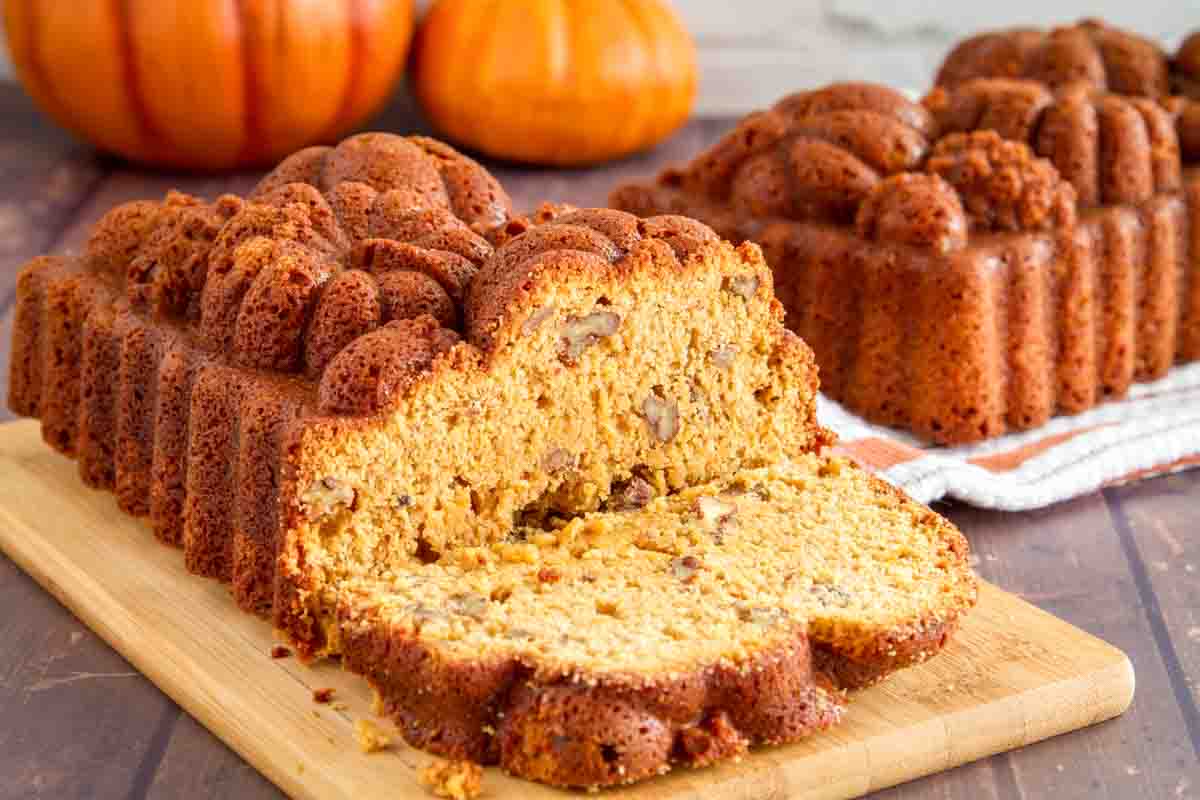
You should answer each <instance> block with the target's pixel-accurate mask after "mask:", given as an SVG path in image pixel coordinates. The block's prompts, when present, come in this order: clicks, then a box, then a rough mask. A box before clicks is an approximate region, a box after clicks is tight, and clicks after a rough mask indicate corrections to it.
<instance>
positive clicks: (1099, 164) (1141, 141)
mask: <svg viewBox="0 0 1200 800" xmlns="http://www.w3.org/2000/svg"><path fill="white" fill-rule="evenodd" d="M923 102H924V104H925V106H926V108H927V109H929V111H930V112H931V113H932V115H933V116H934V118H935V119H936V120H937V122H938V125H939V126H940V127H941V129H942V131H943V132H944V133H947V134H949V133H953V132H958V131H978V130H992V131H995V132H996V133H998V134H999V135H1000V136H1001V137H1003V138H1005V139H1011V140H1015V141H1019V142H1025V143H1027V144H1029V146H1030V147H1032V148H1033V150H1034V151H1035V152H1036V153H1037V154H1038V155H1040V156H1042V157H1044V158H1046V159H1048V160H1049V161H1050V162H1051V163H1053V164H1054V166H1055V167H1056V168H1057V170H1058V172H1059V173H1060V174H1061V175H1062V177H1063V178H1064V179H1066V180H1067V181H1069V182H1070V183H1071V185H1072V186H1074V187H1075V191H1076V193H1077V194H1078V197H1079V203H1080V205H1081V206H1083V207H1090V206H1096V205H1101V204H1113V203H1137V202H1142V201H1144V200H1146V199H1148V198H1150V197H1151V196H1153V195H1155V194H1158V193H1163V192H1173V191H1178V190H1179V188H1180V186H1181V185H1182V173H1181V152H1180V136H1179V134H1178V133H1177V131H1176V126H1177V125H1182V122H1181V121H1180V120H1181V117H1180V115H1179V114H1178V113H1172V111H1171V110H1169V108H1168V107H1169V106H1170V104H1169V103H1168V104H1167V106H1168V107H1164V104H1163V103H1160V102H1159V101H1157V100H1152V99H1150V98H1147V97H1130V96H1125V95H1119V94H1113V93H1110V92H1105V91H1100V90H1097V89H1094V88H1092V87H1090V86H1088V85H1086V84H1080V83H1077V84H1072V85H1071V86H1068V87H1065V88H1063V89H1061V90H1059V91H1058V92H1057V93H1052V92H1050V91H1049V90H1048V89H1047V88H1046V87H1045V86H1044V85H1043V84H1041V83H1038V82H1036V81H1030V80H1016V79H1010V78H977V79H972V80H968V81H964V82H962V83H960V84H959V85H957V86H955V87H953V88H937V89H934V90H933V91H932V92H931V93H930V94H929V95H928V96H927V97H926V98H925V100H924V101H923Z"/></svg>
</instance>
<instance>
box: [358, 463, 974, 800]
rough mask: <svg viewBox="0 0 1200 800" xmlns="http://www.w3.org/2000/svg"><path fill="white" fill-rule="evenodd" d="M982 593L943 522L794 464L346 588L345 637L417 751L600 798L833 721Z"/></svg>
mask: <svg viewBox="0 0 1200 800" xmlns="http://www.w3.org/2000/svg"><path fill="white" fill-rule="evenodd" d="M975 598H976V583H975V579H974V577H973V576H972V574H971V571H970V568H969V567H968V565H967V545H966V541H965V539H964V538H963V537H962V535H961V534H960V533H958V532H957V531H956V530H955V529H954V528H953V527H952V526H951V525H950V524H949V523H947V522H946V521H945V520H943V519H942V518H941V517H939V516H938V515H936V514H934V513H933V512H931V511H929V510H928V509H927V508H925V507H923V506H921V505H919V504H917V503H914V502H912V501H910V500H908V499H907V498H905V497H903V496H902V495H900V494H899V493H898V492H897V491H896V490H895V489H893V488H891V487H889V486H887V485H886V484H883V483H882V482H880V481H879V480H877V479H875V478H873V477H870V476H868V475H867V474H866V473H864V472H862V471H860V470H858V469H857V468H856V467H853V466H852V465H851V464H850V463H849V462H845V461H842V460H840V459H831V458H824V457H820V456H817V455H806V456H800V457H799V458H797V459H796V460H795V461H794V462H791V463H784V464H780V465H776V466H773V467H767V468H761V469H753V470H745V471H742V472H740V473H737V474H735V475H734V476H732V477H730V478H725V479H722V480H719V481H717V482H715V483H712V484H708V485H703V486H697V487H693V488H688V489H685V490H683V491H681V492H678V493H676V494H673V495H670V496H665V497H657V498H655V499H654V500H651V501H650V502H648V503H647V504H646V505H645V506H644V507H643V508H640V509H633V510H625V511H607V512H606V511H600V512H593V513H590V514H586V515H582V516H576V517H573V518H571V519H570V520H560V521H558V523H557V524H555V525H552V526H546V527H538V528H517V529H515V530H514V531H512V532H511V533H510V534H509V536H508V537H507V539H506V540H505V541H503V542H498V543H493V544H491V545H488V546H483V547H465V548H459V549H456V550H454V551H450V552H446V553H443V554H442V555H441V557H440V558H439V559H438V560H437V561H435V562H431V563H428V564H423V565H412V566H409V567H407V568H405V569H404V570H403V571H400V572H397V573H395V574H393V575H389V576H386V579H385V580H365V581H350V582H348V583H347V584H346V586H345V589H344V591H343V592H342V593H341V596H340V602H339V625H340V627H341V634H340V635H341V640H342V648H343V663H344V664H345V665H346V666H347V667H348V668H349V669H351V670H353V671H355V672H359V673H362V674H364V675H366V676H367V678H368V679H369V680H370V682H371V684H372V685H373V686H374V688H375V689H376V691H377V693H378V695H379V698H380V701H381V704H382V706H383V708H384V709H385V710H386V711H387V712H388V713H389V714H391V715H392V717H393V718H394V719H395V721H396V723H397V725H398V727H399V730H400V731H401V733H402V734H403V735H404V737H405V738H406V739H407V740H408V741H409V742H410V743H412V744H414V745H416V746H418V747H422V748H425V749H427V750H431V751H433V752H435V753H437V754H439V755H442V756H445V757H447V758H452V759H470V760H472V761H479V762H483V763H499V764H500V765H501V766H502V767H503V768H504V769H506V770H507V771H509V772H512V773H514V774H516V775H520V776H523V777H527V778H532V779H534V780H539V781H543V782H546V783H551V784H556V785H561V786H577V787H592V788H594V787H598V786H606V785H611V784H619V783H628V782H632V781H636V780H640V779H643V778H646V777H649V776H652V775H655V774H658V773H661V772H665V771H667V769H669V768H670V767H671V766H672V765H673V764H683V765H690V766H699V765H703V764H707V763H711V762H713V761H715V760H718V759H723V758H729V757H735V756H739V755H741V754H742V753H744V752H745V751H746V748H747V747H748V746H750V745H754V744H779V743H783V742H788V741H793V740H795V739H798V738H800V737H802V736H804V735H806V734H808V733H810V732H812V731H813V730H816V729H820V728H824V727H826V726H829V725H831V724H833V723H835V722H836V721H837V720H838V719H839V718H840V717H841V714H842V709H843V704H844V702H845V697H844V695H843V690H845V689H849V688H858V687H860V686H863V685H865V684H867V683H870V682H873V681H874V680H877V679H878V678H880V677H882V676H883V675H885V674H887V673H888V672H890V671H892V670H895V669H898V668H900V667H903V666H907V665H909V664H912V663H914V662H917V661H920V660H922V659H924V658H926V657H928V656H929V655H931V654H933V653H935V652H936V651H937V650H938V649H940V648H941V646H942V645H943V643H944V642H945V641H946V639H947V638H948V637H949V635H950V634H951V632H952V631H953V630H954V629H955V627H956V625H957V622H958V620H959V618H960V617H961V615H962V614H963V613H965V612H966V611H967V610H968V609H969V608H970V607H971V606H972V605H973V604H974V602H975Z"/></svg>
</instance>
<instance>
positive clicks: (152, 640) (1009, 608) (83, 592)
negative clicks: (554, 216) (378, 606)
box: [0, 420, 1134, 800]
mask: <svg viewBox="0 0 1200 800" xmlns="http://www.w3.org/2000/svg"><path fill="white" fill-rule="evenodd" d="M50 507H55V508H56V509H57V512H56V513H55V515H54V516H53V517H50V516H47V515H46V514H45V513H44V512H43V509H46V508H50ZM0 549H2V550H3V551H4V552H6V553H7V554H8V555H9V556H10V557H11V558H12V559H13V560H14V561H16V563H18V564H19V565H20V566H21V567H22V568H23V569H24V570H25V571H26V572H27V573H28V574H29V575H31V576H33V577H34V578H35V579H36V580H37V581H38V582H39V583H40V584H41V585H42V586H43V587H45V588H46V589H47V590H48V591H49V592H51V593H52V594H53V595H55V597H57V598H58V599H59V600H60V601H61V602H62V603H63V604H64V605H65V606H67V607H68V608H69V609H71V610H72V611H73V612H75V614H76V615H78V616H79V618H80V619H81V620H83V621H84V622H85V623H86V624H87V625H88V627H89V628H91V629H92V630H93V631H95V632H97V633H99V634H100V635H101V636H103V637H104V639H105V640H107V641H108V642H110V643H111V644H112V645H113V646H114V647H115V648H116V649H117V650H118V651H119V652H120V653H122V654H123V655H124V656H125V657H126V658H128V659H129V661H130V662H131V663H133V664H134V665H135V666H136V667H137V669H138V670H139V671H140V672H141V673H142V674H144V675H146V676H147V677H149V678H150V679H151V680H153V681H154V683H155V684H157V685H158V686H159V687H160V688H161V689H163V691H164V692H166V693H167V694H169V695H170V696H171V697H172V698H174V699H175V700H176V701H177V702H178V703H179V704H180V705H181V706H183V707H184V708H185V709H187V711H188V712H189V714H191V716H192V717H194V718H196V719H198V720H200V721H201V722H203V723H204V725H205V726H206V727H207V728H208V729H209V730H211V731H213V732H214V733H216V734H217V735H219V736H220V738H221V739H222V740H224V741H225V742H226V743H228V744H229V745H230V746H231V747H233V748H234V749H235V750H236V751H237V752H238V753H240V754H241V755H242V756H243V757H245V758H246V759H247V760H248V761H250V762H251V763H252V764H254V765H255V766H256V767H257V768H258V769H259V771H261V772H262V773H263V775H265V776H266V777H268V778H269V779H270V780H271V781H273V782H274V783H275V784H277V785H278V786H280V787H282V788H283V789H284V790H286V791H287V792H288V794H290V795H292V796H293V797H297V798H310V799H311V800H320V799H327V800H332V799H333V798H344V800H351V798H355V799H356V800H357V799H358V798H362V799H363V800H372V799H374V798H377V799H378V800H388V799H390V798H397V799H399V800H403V799H405V798H411V799H412V800H417V799H418V798H421V797H424V796H425V790H424V789H423V788H421V787H420V786H419V784H418V783H417V781H416V778H415V775H416V772H417V771H418V770H419V769H420V768H421V767H422V766H424V764H425V763H427V762H428V761H429V757H428V756H426V755H425V754H423V753H421V752H419V751H416V750H413V749H412V748H408V747H405V746H403V745H401V744H399V743H397V744H396V746H394V747H393V748H390V749H389V750H388V751H386V753H384V754H381V755H370V756H368V755H364V754H363V753H361V752H359V749H358V747H357V744H356V741H355V735H354V723H355V721H356V720H359V719H364V718H365V719H373V715H372V713H371V710H370V709H371V693H370V691H369V690H368V688H367V686H366V684H365V683H364V682H363V681H361V680H359V679H358V678H356V677H355V676H353V675H350V674H348V673H346V672H343V671H342V670H340V669H338V668H337V667H336V666H335V665H334V664H332V663H329V662H324V663H318V664H314V665H312V666H304V665H302V664H299V663H298V662H297V661H296V660H295V659H273V658H271V656H270V653H271V650H272V645H273V644H274V641H275V640H274V637H273V634H272V630H271V627H270V625H269V624H268V623H267V622H265V621H263V620H260V619H257V618H254V617H251V616H249V615H246V614H244V613H242V612H240V611H239V610H238V609H237V607H236V605H235V604H234V603H233V601H232V598H231V597H230V596H229V590H228V587H226V586H223V585H221V584H219V583H217V582H214V581H210V580H205V579H202V578H198V577H196V576H193V575H189V574H188V573H187V571H186V570H185V569H184V566H183V559H182V554H181V553H180V552H179V551H178V550H173V549H170V548H167V547H164V546H163V545H161V544H159V543H158V542H157V541H156V540H155V539H154V537H153V536H152V535H151V534H150V531H149V529H148V527H147V526H146V524H145V523H144V521H140V520H136V519H133V518H130V517H128V516H126V515H124V514H122V513H121V512H120V510H119V509H118V508H117V506H116V502H115V500H114V498H113V497H112V496H111V495H109V494H108V493H104V492H97V491H92V490H89V489H87V488H85V487H84V486H82V485H81V484H80V482H79V480H78V475H77V470H76V467H75V464H73V463H72V462H71V461H70V460H68V459H66V458H64V457H62V456H60V455H59V454H57V453H54V452H52V451H50V450H49V449H48V448H47V447H45V445H44V444H43V443H42V441H41V435H40V429H39V426H38V424H37V422H35V421H33V420H25V421H21V422H11V423H8V424H6V425H0ZM321 688H332V689H334V690H335V691H336V694H335V696H334V700H335V704H334V705H330V706H321V705H318V704H316V703H314V701H313V693H314V691H316V690H317V689H321ZM1133 692H1134V675H1133V670H1132V666H1131V665H1130V663H1129V660H1128V659H1127V658H1126V657H1125V655H1124V654H1123V653H1122V652H1121V651H1120V650H1117V649H1116V648H1115V647H1112V646H1111V645H1109V644H1106V643H1105V642H1103V641H1101V640H1100V639H1097V638H1096V637H1094V636H1091V635H1090V634H1087V633H1084V632H1083V631H1081V630H1079V629H1078V628H1073V627H1071V626H1070V625H1068V624H1067V623H1065V622H1062V621H1061V620H1059V619H1057V618H1055V617H1053V616H1051V615H1049V614H1047V613H1045V612H1044V611H1041V610H1039V609H1037V608H1036V607H1034V606H1032V605H1030V604H1028V603H1026V602H1024V601H1023V600H1020V599H1018V598H1017V597H1015V596H1014V595H1011V594H1007V593H1005V592H1001V591H999V590H998V589H996V588H994V587H992V586H991V585H988V584H985V585H984V586H983V590H982V592H981V596H980V602H979V606H978V608H977V609H976V610H975V611H974V612H973V613H972V614H971V615H970V616H969V617H968V618H967V621H966V622H965V623H964V625H963V627H962V629H961V630H960V631H959V634H958V635H957V637H956V638H955V639H954V641H953V642H952V643H951V645H950V646H949V647H947V648H946V650H945V652H943V653H942V654H941V655H940V656H939V657H938V658H935V659H933V660H932V661H930V662H927V663H925V664H923V665H921V666H919V667H916V668H914V669H911V670H906V671H904V672H901V673H899V674H898V675H896V676H895V677H893V678H892V679H891V680H889V681H887V682H885V683H883V684H881V685H879V686H876V687H874V688H872V689H870V690H868V691H865V692H861V693H859V694H857V695H856V696H855V697H854V699H853V702H852V703H851V705H850V710H849V713H848V714H847V718H846V721H845V723H844V724H843V725H841V726H839V727H838V728H836V729H834V730H833V731H831V732H830V733H828V734H823V735H818V736H814V737H811V738H809V739H807V740H805V741H803V742H800V743H798V744H795V745H791V746H788V747H781V748H765V749H762V750H757V751H755V752H754V753H752V754H751V755H750V756H748V757H747V758H745V759H744V760H743V761H741V762H740V763H735V764H726V765H722V766H720V767H719V768H716V769H710V770H700V771H690V770H682V771H679V772H677V773H673V774H672V775H670V776H668V777H667V778H664V779H659V780H654V781H649V782H646V783H642V784H638V785H637V786H634V787H631V788H629V789H626V790H622V791H612V792H607V793H606V796H611V797H614V798H630V799H631V800H633V799H634V798H642V799H643V800H681V798H694V797H715V798H731V797H746V798H761V799H762V800H766V799H767V798H774V797H795V798H808V799H809V800H813V799H815V798H827V799H828V800H841V798H846V797H857V796H859V795H861V794H863V793H865V792H868V791H870V790H871V789H874V788H878V787H885V786H890V785H894V784H897V783H901V782H904V781H907V780H911V779H912V778H915V777H919V776H921V775H924V774H928V773H933V772H939V771H941V770H944V769H947V768H949V767H953V766H957V765H958V764H961V763H965V762H968V761H973V760H975V759H978V758H982V757H986V756H989V755H992V754H994V753H997V752H1002V751H1005V750H1010V749H1012V748H1014V747H1020V746H1023V745H1026V744H1029V743H1031V742H1035V741H1039V740H1041V739H1044V738H1047V737H1049V736H1054V735H1057V734H1060V733H1064V732H1067V731H1071V730H1075V729H1077V728H1081V727H1084V726H1087V725H1093V724H1096V723H1097V722H1102V721H1104V720H1107V719H1111V718H1112V717H1113V716H1115V715H1117V714H1119V713H1121V712H1123V711H1124V710H1125V709H1126V708H1127V707H1128V705H1129V702H1130V700H1131V699H1132V697H1133ZM386 727H388V726H386V725H385V728H386ZM485 783H486V786H487V789H488V794H489V795H490V796H492V797H496V798H498V800H499V799H501V798H538V797H545V798H550V797H556V796H562V795H563V793H562V792H559V791H556V790H552V789H549V788H546V787H542V786H535V785H532V784H528V783H525V782H523V781H520V780H518V779H514V778H509V777H507V776H505V775H503V774H502V773H501V772H500V771H499V770H488V771H487V773H486V777H485Z"/></svg>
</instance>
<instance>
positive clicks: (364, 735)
mask: <svg viewBox="0 0 1200 800" xmlns="http://www.w3.org/2000/svg"><path fill="white" fill-rule="evenodd" d="M354 738H355V740H356V741H357V742H358V749H359V750H361V751H363V752H364V753H377V752H379V751H380V750H386V749H387V747H388V746H389V745H390V744H391V743H392V737H391V736H389V735H388V734H387V733H386V732H384V731H383V730H382V729H381V728H380V727H379V726H378V725H376V724H375V723H374V722H372V721H371V720H369V719H359V720H355V721H354Z"/></svg>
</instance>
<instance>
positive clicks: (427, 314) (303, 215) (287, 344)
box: [84, 133, 716, 414]
mask: <svg viewBox="0 0 1200 800" xmlns="http://www.w3.org/2000/svg"><path fill="white" fill-rule="evenodd" d="M715 240H716V236H715V234H714V233H713V232H712V231H711V230H709V229H708V228H706V227H704V226H703V225H701V224H699V223H696V222H693V221H691V220H687V219H683V218H674V217H662V218H658V219H652V220H638V219H637V218H636V217H633V216H632V215H629V214H624V213H621V212H616V211H606V210H593V211H574V210H570V209H562V208H550V207H547V208H545V209H542V210H541V211H539V212H538V213H537V214H535V215H533V216H532V217H529V218H519V217H513V216H512V213H511V206H510V201H509V198H508V196H507V195H506V194H505V192H504V190H503V189H502V188H501V187H500V185H499V184H498V183H497V182H496V180H495V179H494V178H493V177H492V176H491V175H490V174H488V172H487V171H486V170H484V169H483V168H482V167H481V166H480V165H478V164H477V163H475V162H474V161H472V160H470V159H469V158H467V157H465V156H463V155H461V154H459V153H458V152H456V151H455V150H453V149H452V148H450V147H448V146H446V145H444V144H442V143H440V142H437V141H434V140H431V139H425V138H422V137H401V136H395V135H392V134H383V133H368V134H361V135H358V136H353V137H351V138H349V139H346V140H345V141H343V142H341V143H340V144H339V145H337V146H336V147H332V148H331V147H312V148H308V149H306V150H301V151H299V152H298V153H295V154H294V155H292V156H291V157H289V158H288V159H286V160H284V161H283V162H282V163H281V164H280V165H279V166H278V167H277V168H276V169H275V170H274V171H273V172H271V173H270V174H269V175H267V176H266V177H265V178H263V180H262V181H261V182H260V183H259V185H258V186H257V187H256V188H255V189H254V191H253V192H252V193H251V194H250V195H249V197H247V198H246V199H244V200H243V199H241V198H238V197H234V196H231V195H227V196H224V197H221V198H219V199H217V200H216V201H214V202H211V203H209V202H204V201H202V200H199V199H197V198H194V197H189V196H187V195H183V194H179V193H176V192H171V193H169V194H168V195H167V197H166V199H165V200H164V201H163V202H161V203H155V202H146V201H138V202H134V203H128V204H125V205H123V206H120V207H118V208H116V209H114V210H113V211H111V212H109V213H108V214H107V215H105V216H104V218H102V219H101V220H100V222H98V223H97V225H96V227H95V228H94V230H93V232H92V235H91V238H90V240H89V242H88V246H87V251H86V253H85V254H84V260H85V262H86V264H87V266H88V267H89V268H90V269H92V270H94V271H96V272H98V273H100V274H102V275H104V276H106V279H107V280H109V281H110V282H112V283H114V284H115V285H117V286H118V287H120V288H121V289H122V290H123V296H124V302H127V303H128V305H129V306H130V307H131V308H133V309H134V310H136V311H138V312H139V313H144V314H150V315H154V316H156V317H161V318H167V319H172V320H174V321H175V324H176V326H177V327H180V328H182V330H183V331H184V332H185V335H187V336H189V337H190V338H191V339H192V340H193V341H194V342H195V343H196V344H198V345H199V346H200V347H201V348H203V349H204V350H206V351H208V352H210V353H212V354H213V356H214V357H216V358H219V359H222V360H227V361H228V362H229V363H231V364H233V365H235V366H239V367H246V368H251V369H259V370H264V371H269V372H274V373H282V374H287V375H293V376H296V377H297V378H298V379H300V380H301V381H303V382H305V383H308V384H315V388H316V393H317V397H318V398H319V406H320V409H321V410H322V411H323V412H326V413H344V414H365V413H373V412H376V411H379V410H381V409H383V408H386V407H387V406H388V405H389V404H390V403H392V402H394V401H395V400H396V398H397V397H398V396H399V395H400V394H401V393H402V392H403V391H404V389H405V388H406V387H407V386H409V385H410V384H412V383H413V382H414V381H415V380H416V379H417V378H419V377H420V376H421V375H422V374H425V373H427V372H428V371H429V369H430V368H431V367H432V365H433V363H434V361H435V360H436V359H437V358H438V357H439V356H441V355H443V354H445V353H448V351H451V350H453V349H454V347H455V345H456V344H457V343H459V342H460V341H461V339H462V335H468V336H469V337H470V339H471V343H472V344H473V345H475V346H477V347H480V348H482V349H484V350H486V349H487V348H488V347H489V345H490V343H491V338H492V337H493V335H494V334H495V332H496V329H497V327H498V325H499V321H500V320H501V318H502V317H505V316H506V315H507V314H510V313H512V311H513V309H512V308H511V306H512V305H513V304H514V303H515V302H517V301H518V300H519V299H520V291H519V289H520V286H521V283H522V281H527V280H529V279H531V278H532V276H534V275H535V274H536V273H537V272H538V271H539V270H541V269H543V268H544V267H545V266H546V265H547V264H549V263H551V261H554V262H555V265H556V268H558V269H563V268H565V265H568V266H569V265H575V266H577V267H579V266H581V265H582V268H589V269H592V268H594V269H604V270H608V269H613V268H615V266H616V265H617V264H618V263H619V262H621V261H622V260H623V259H624V258H625V256H626V255H627V254H628V253H629V251H630V250H631V249H633V248H634V247H636V246H639V245H640V243H642V242H643V241H645V242H647V245H646V246H657V247H660V248H662V249H664V251H666V252H667V253H673V257H675V258H677V259H678V260H679V261H683V260H685V259H686V258H687V256H688V255H690V254H691V252H692V251H694V250H695V249H696V248H697V247H698V246H700V245H702V244H705V243H709V242H713V241H715ZM497 247H499V251H497V249H496V248H497ZM562 251H570V252H571V254H572V256H571V258H570V259H562V258H559V259H552V258H551V255H552V254H553V253H555V252H558V253H560V254H561V252H562ZM481 270H482V279H481V281H480V288H479V290H478V291H475V292H472V293H470V294H469V292H468V290H469V288H470V287H471V285H472V282H473V280H474V279H475V277H476V273H478V272H480V271H481ZM469 360H470V357H469V356H468V355H467V354H463V355H462V356H460V358H459V362H456V363H458V364H459V365H465V364H466V362H467V361H469Z"/></svg>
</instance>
